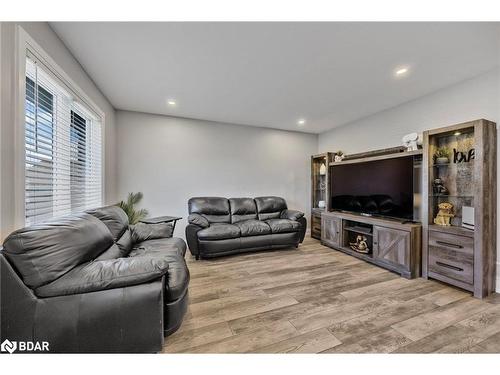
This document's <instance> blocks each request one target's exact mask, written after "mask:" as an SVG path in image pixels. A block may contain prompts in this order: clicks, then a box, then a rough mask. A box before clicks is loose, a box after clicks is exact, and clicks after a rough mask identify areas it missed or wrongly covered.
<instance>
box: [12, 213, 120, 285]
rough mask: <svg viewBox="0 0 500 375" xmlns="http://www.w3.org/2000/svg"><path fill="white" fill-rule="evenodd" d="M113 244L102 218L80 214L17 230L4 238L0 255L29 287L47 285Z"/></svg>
mask: <svg viewBox="0 0 500 375" xmlns="http://www.w3.org/2000/svg"><path fill="white" fill-rule="evenodd" d="M112 245H113V237H112V235H111V233H110V231H109V230H108V228H107V227H106V225H104V223H103V222H102V221H100V220H99V219H97V218H95V217H94V216H92V215H89V214H86V213H82V214H76V215H70V216H63V217H59V218H57V219H54V220H51V221H48V222H46V223H43V224H37V225H33V226H31V227H28V228H24V229H19V230H17V231H15V232H13V233H12V234H10V235H9V236H8V237H7V238H6V239H5V241H4V244H3V246H4V250H3V254H4V255H5V256H6V257H7V259H8V260H9V262H10V263H11V264H12V265H13V266H14V268H15V269H16V271H17V272H18V273H19V274H20V276H21V278H22V279H23V282H24V283H25V284H26V285H27V286H29V287H30V288H32V289H35V288H38V287H40V286H42V285H45V284H48V283H50V282H52V281H54V280H55V279H57V278H58V277H60V276H62V275H64V274H65V273H67V272H69V271H71V270H72V269H73V268H75V267H76V266H78V265H79V264H82V263H85V262H88V261H90V260H93V259H95V258H96V257H97V256H98V255H99V254H101V253H103V252H104V251H106V250H107V249H108V248H109V247H111V246H112Z"/></svg>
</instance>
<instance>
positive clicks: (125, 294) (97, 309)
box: [34, 276, 166, 353]
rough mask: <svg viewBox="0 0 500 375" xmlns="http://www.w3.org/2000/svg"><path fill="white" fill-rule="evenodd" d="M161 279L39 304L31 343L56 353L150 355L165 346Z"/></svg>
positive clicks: (162, 285)
mask: <svg viewBox="0 0 500 375" xmlns="http://www.w3.org/2000/svg"><path fill="white" fill-rule="evenodd" d="M165 278H166V276H163V277H161V278H160V279H157V280H154V281H151V282H148V283H143V284H138V285H133V286H127V287H124V288H115V289H107V290H101V291H97V292H92V293H84V294H73V295H67V296H60V297H50V298H42V299H38V304H37V308H36V311H35V316H36V326H35V329H34V332H35V333H36V337H35V338H34V340H43V341H48V342H49V343H50V352H55V353H60V352H64V353H68V352H69V353H109V352H115V353H145V352H147V353H154V352H159V351H161V350H162V347H163V344H164V295H163V294H164V290H165Z"/></svg>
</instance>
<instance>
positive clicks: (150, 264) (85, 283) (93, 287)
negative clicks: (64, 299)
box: [35, 256, 169, 297]
mask: <svg viewBox="0 0 500 375" xmlns="http://www.w3.org/2000/svg"><path fill="white" fill-rule="evenodd" d="M168 268H169V265H168V260H166V259H165V258H159V257H158V258H156V257H148V256H142V257H133V258H117V259H109V260H99V261H94V262H90V263H86V264H83V265H80V266H78V267H76V268H74V269H73V270H71V271H69V272H68V273H67V274H65V275H64V276H62V277H60V278H59V279H57V280H55V281H53V282H51V283H49V284H46V285H43V286H41V287H38V288H37V289H35V294H36V295H37V296H38V297H55V296H64V295H69V294H81V293H89V292H96V291H100V290H106V289H114V288H122V287H127V286H132V285H137V284H143V283H147V282H150V281H153V280H157V279H160V278H161V277H162V276H163V275H165V274H166V273H167V271H168Z"/></svg>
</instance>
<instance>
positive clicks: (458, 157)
mask: <svg viewBox="0 0 500 375" xmlns="http://www.w3.org/2000/svg"><path fill="white" fill-rule="evenodd" d="M475 158H476V156H475V151H474V149H473V148H471V149H470V150H469V151H468V152H463V151H457V149H456V148H454V149H453V163H468V162H470V161H471V160H473V159H475Z"/></svg>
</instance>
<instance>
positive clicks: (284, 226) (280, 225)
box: [266, 219, 300, 233]
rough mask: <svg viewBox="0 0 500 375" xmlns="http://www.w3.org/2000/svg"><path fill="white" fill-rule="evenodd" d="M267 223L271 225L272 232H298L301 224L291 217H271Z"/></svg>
mask: <svg viewBox="0 0 500 375" xmlns="http://www.w3.org/2000/svg"><path fill="white" fill-rule="evenodd" d="M266 223H267V224H268V225H269V226H270V227H271V232H272V233H288V232H298V231H299V229H300V224H299V222H298V221H294V220H290V219H269V220H266Z"/></svg>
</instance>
